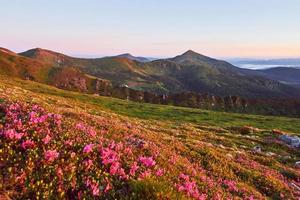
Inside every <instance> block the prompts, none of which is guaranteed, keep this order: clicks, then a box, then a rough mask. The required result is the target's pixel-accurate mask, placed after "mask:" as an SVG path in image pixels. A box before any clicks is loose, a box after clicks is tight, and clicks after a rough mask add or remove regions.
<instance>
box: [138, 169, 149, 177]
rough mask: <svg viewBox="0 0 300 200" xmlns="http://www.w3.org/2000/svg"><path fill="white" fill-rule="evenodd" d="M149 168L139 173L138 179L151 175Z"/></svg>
mask: <svg viewBox="0 0 300 200" xmlns="http://www.w3.org/2000/svg"><path fill="white" fill-rule="evenodd" d="M151 174H152V173H151V170H149V169H148V170H146V171H144V172H143V173H141V174H140V176H139V179H145V178H148V177H150V176H151Z"/></svg>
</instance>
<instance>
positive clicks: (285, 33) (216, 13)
mask: <svg viewBox="0 0 300 200" xmlns="http://www.w3.org/2000/svg"><path fill="white" fill-rule="evenodd" d="M299 7H300V2H296V1H293V0H287V1H285V2H282V1H279V0H269V1H264V2H261V1H260V0H246V1H243V2H241V1H237V0H229V1H226V2H220V1H217V0H213V1H211V2H206V1H196V0H188V1H185V2H181V1H180V2H178V1H177V2H176V1H170V0H166V1H164V2H159V1H158V0H155V1H151V2H150V1H142V2H141V1H137V0H134V1H128V0H125V1H124V0H123V1H121V0H112V1H109V2H107V1H101V0H100V1H96V0H91V1H89V2H88V3H82V2H81V1H79V0H75V1H69V0H65V1H58V0H54V1H51V2H38V1H34V0H28V1H26V2H21V3H20V1H17V0H12V1H9V2H5V3H3V5H1V8H0V12H1V13H2V15H3V17H2V18H1V19H0V22H1V23H2V24H3V26H4V27H6V28H5V29H4V30H2V31H1V33H0V36H1V37H0V38H1V41H0V42H1V43H0V45H1V46H3V47H5V48H8V49H11V50H13V51H16V52H22V51H26V50H28V49H31V48H32V47H35V46H40V47H42V48H45V49H50V50H53V51H57V52H62V53H64V54H67V55H72V56H80V57H81V56H83V57H99V56H102V57H103V56H109V55H119V54H123V53H127V52H128V53H130V54H132V55H136V56H144V57H154V58H167V57H172V56H175V55H180V54H181V53H182V52H185V51H186V50H188V49H193V50H194V51H195V52H199V53H201V54H203V55H208V56H210V57H215V58H222V59H233V58H247V59H249V58H250V59H252V58H254V59H255V58H259V59H274V58H299V57H300V34H299V32H300V28H299V27H300V26H299V20H297V19H299V18H300V13H299V12H298V9H297V8H299ZM12 11H13V14H12Z"/></svg>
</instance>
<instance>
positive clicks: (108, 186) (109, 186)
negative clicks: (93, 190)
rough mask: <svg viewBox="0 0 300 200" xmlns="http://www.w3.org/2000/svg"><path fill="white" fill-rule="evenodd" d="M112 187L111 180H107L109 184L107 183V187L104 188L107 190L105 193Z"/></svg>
mask: <svg viewBox="0 0 300 200" xmlns="http://www.w3.org/2000/svg"><path fill="white" fill-rule="evenodd" d="M111 188H112V187H111V184H110V182H109V181H107V184H106V187H105V189H104V192H105V193H106V192H108V191H109V190H110V189H111Z"/></svg>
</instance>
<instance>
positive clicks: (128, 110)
mask: <svg viewBox="0 0 300 200" xmlns="http://www.w3.org/2000/svg"><path fill="white" fill-rule="evenodd" d="M0 79H1V83H2V84H6V85H16V86H19V87H22V88H24V89H26V90H29V91H32V92H34V93H36V94H43V93H46V95H51V96H61V97H65V98H68V99H72V100H75V101H79V102H81V103H85V104H90V105H93V107H95V108H97V109H101V110H103V109H104V110H106V111H112V112H114V113H117V114H121V115H125V116H129V117H135V118H140V119H147V120H150V119H154V120H164V121H165V120H166V121H172V122H176V123H186V122H189V123H195V124H199V125H213V126H219V127H229V126H242V125H249V126H254V127H258V128H263V129H282V130H284V131H290V132H294V133H300V119H298V118H287V117H273V116H261V115H246V114H237V113H225V112H214V111H208V110H201V109H193V108H183V107H175V106H165V105H153V104H145V103H136V102H131V101H125V100H120V99H115V98H109V97H96V96H92V95H86V94H82V93H76V92H69V91H64V90H60V89H56V88H54V87H51V86H46V85H43V84H38V83H34V82H31V81H23V80H19V79H14V80H12V79H11V78H9V79H8V78H6V77H4V76H1V78H0Z"/></svg>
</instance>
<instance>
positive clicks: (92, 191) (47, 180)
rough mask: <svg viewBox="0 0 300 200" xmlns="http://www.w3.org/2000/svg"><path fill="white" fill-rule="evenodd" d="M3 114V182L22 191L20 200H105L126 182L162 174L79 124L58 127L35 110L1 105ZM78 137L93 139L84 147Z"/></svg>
mask: <svg viewBox="0 0 300 200" xmlns="http://www.w3.org/2000/svg"><path fill="white" fill-rule="evenodd" d="M2 112H3V114H4V116H3V119H4V124H2V125H1V129H0V137H1V160H2V161H3V165H4V167H5V172H4V173H5V179H6V180H9V183H11V184H12V185H15V186H16V187H18V188H19V189H21V193H20V194H18V195H21V196H20V197H25V196H28V197H29V198H30V197H34V196H40V197H42V198H51V197H52V198H53V197H56V196H60V197H68V198H71V197H72V196H74V197H75V196H76V197H77V198H83V197H84V196H96V197H98V196H103V197H109V196H114V195H115V193H117V192H116V191H117V190H120V188H126V187H125V185H126V184H128V181H130V180H137V179H144V178H148V177H151V176H156V174H157V175H158V176H162V175H163V173H162V169H159V170H157V173H155V170H156V168H155V164H156V162H155V160H154V158H153V157H152V156H150V157H146V156H144V155H140V156H138V155H133V153H132V149H131V148H132V147H131V146H128V145H126V144H125V143H122V142H115V141H114V140H111V139H108V138H103V137H102V135H97V131H96V129H95V128H93V127H91V126H89V125H87V124H84V123H83V122H79V123H77V124H74V125H73V124H72V123H69V124H68V123H63V118H62V116H61V115H57V114H52V113H47V112H46V111H45V110H44V109H43V108H41V107H39V106H37V105H33V106H30V105H22V104H18V103H13V104H8V105H6V104H5V105H2ZM83 138H96V139H95V140H94V142H95V143H89V144H85V142H84V140H83ZM25 183H26V184H25ZM125 192H126V191H125ZM129 192H130V190H129V189H128V191H127V193H128V194H129Z"/></svg>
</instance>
